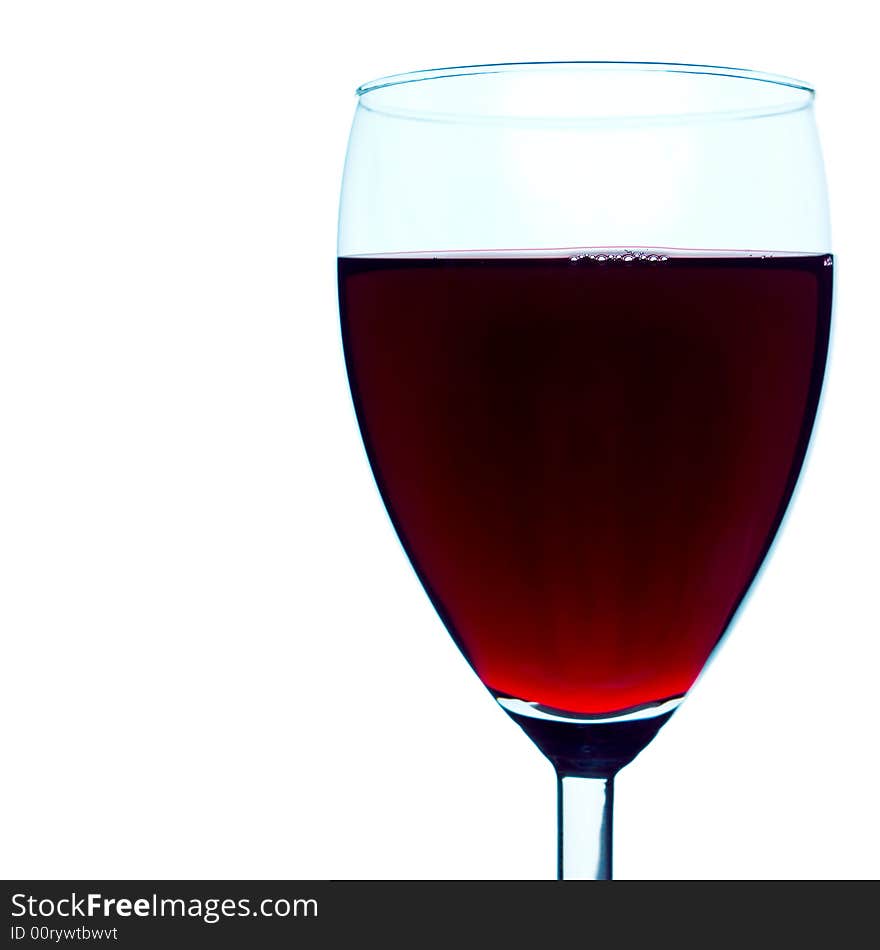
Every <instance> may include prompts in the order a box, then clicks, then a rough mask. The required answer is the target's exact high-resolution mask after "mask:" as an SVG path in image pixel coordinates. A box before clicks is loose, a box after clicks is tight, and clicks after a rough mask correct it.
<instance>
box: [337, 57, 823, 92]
mask: <svg viewBox="0 0 880 950" xmlns="http://www.w3.org/2000/svg"><path fill="white" fill-rule="evenodd" d="M566 69H577V70H579V71H583V72H602V71H607V72H663V73H682V74H687V75H697V76H703V75H704V76H722V77H727V78H730V79H740V80H746V81H751V82H762V83H770V84H772V85H775V86H785V87H787V88H790V89H797V90H799V91H801V92H806V93H808V94H809V95H810V98H813V97H815V95H816V89H815V87H814V86H813V85H811V84H810V83H808V82H806V81H804V80H802V79H795V78H794V77H792V76H785V75H782V74H780V73H768V72H762V71H760V70H755V69H745V68H742V67H739V66H712V65H709V64H706V63H669V62H662V61H659V60H658V61H654V60H644V61H642V60H614V59H607V60H606V59H568V60H567V59H560V60H523V61H521V62H509V63H478V64H474V65H470V66H442V67H437V68H433V69H414V70H411V71H410V72H405V73H391V74H390V75H387V76H379V77H377V78H376V79H371V80H369V81H368V82H365V83H362V84H361V85H360V86H358V87H357V89H356V90H355V95H356V96H358V98H361V97H363V96H366V95H368V94H369V93H371V92H377V91H378V90H380V89H387V88H389V87H391V86H402V85H405V84H408V83H417V82H429V81H432V80H437V79H450V78H455V77H458V78H463V77H467V76H487V75H493V74H498V73H526V72H553V71H563V70H566Z"/></svg>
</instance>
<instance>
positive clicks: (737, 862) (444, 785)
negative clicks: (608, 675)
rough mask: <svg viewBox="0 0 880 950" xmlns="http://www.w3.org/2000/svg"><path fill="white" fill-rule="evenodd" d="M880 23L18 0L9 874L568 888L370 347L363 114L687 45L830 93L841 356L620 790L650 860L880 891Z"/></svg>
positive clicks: (667, 867)
mask: <svg viewBox="0 0 880 950" xmlns="http://www.w3.org/2000/svg"><path fill="white" fill-rule="evenodd" d="M872 15H873V14H872V12H871V6H870V4H863V3H844V2H838V3H835V4H828V3H821V4H820V3H806V2H796V3H772V4H771V3H767V2H765V0H761V2H752V0H738V2H737V3H735V4H730V5H726V4H723V5H721V4H712V3H705V2H697V3H691V2H683V0H681V2H675V0H664V2H656V0H652V2H650V3H646V2H640V0H628V2H627V3H625V4H623V3H590V2H587V3H579V4H576V3H571V2H565V3H539V4H536V3H515V2H511V0H506V2H503V3H502V2H496V0H492V2H483V3H477V2H474V0H467V2H460V0H446V2H444V3H442V4H419V3H413V2H390V0H385V2H382V0H378V2H372V3H357V4H354V3H352V4H350V5H348V6H343V5H340V4H330V3H323V4H308V3H296V2H287V3H273V2H255V0H251V2H236V3H228V2H218V0H213V2H203V3H199V2H186V0H174V2H164V0H152V2H149V3H147V2H143V3H133V2H103V3H98V2H78V3H71V2H56V3H52V2H7V3H5V4H4V5H3V7H2V14H0V17H2V19H0V138H2V147H0V240H2V247H0V307H2V309H0V638H2V639H0V644H2V686H0V689H2V693H0V703H2V709H0V730H2V770H3V778H2V786H0V821H2V827H0V840H2V847H0V876H3V877H43V878H47V877H74V878H76V877H81V878H83V877H110V878H113V877H134V878H149V877H157V878H175V877H198V878H201V877H216V878H248V877H279V878H295V877H303V878H322V877H334V878H346V877H354V878H359V877H375V878H388V877H403V878H411V877H421V878H435V877H439V878H447V877H454V878H455V877H476V878H495V877H498V878H505V877H512V878H532V877H551V876H552V875H553V874H554V871H555V867H554V859H555V855H554V833H555V790H554V782H553V775H552V771H551V769H550V766H549V765H548V764H547V763H546V762H545V761H544V760H543V759H542V758H541V756H540V755H539V754H538V752H537V751H536V750H535V749H534V748H533V747H532V746H531V745H530V743H529V742H528V740H527V739H526V738H525V736H524V735H523V734H521V733H520V731H519V730H518V729H517V727H516V726H514V725H513V724H512V723H511V722H509V721H508V720H507V719H506V717H505V716H504V714H503V713H502V712H501V711H500V710H499V709H497V708H496V707H495V705H494V702H493V701H492V700H491V699H490V697H489V696H488V694H487V693H485V691H484V690H483V688H482V687H481V686H480V684H479V682H478V681H477V679H476V677H475V676H474V675H473V674H472V673H471V671H470V670H469V669H468V667H467V666H466V664H465V663H464V661H463V660H462V659H461V658H460V657H459V655H458V654H457V652H456V650H455V648H454V646H453V644H452V642H451V640H450V639H449V637H448V636H447V635H446V633H445V632H444V630H443V629H442V627H441V624H440V622H439V620H438V619H437V618H436V617H435V616H434V614H433V612H432V610H431V608H430V606H429V604H428V601H427V599H426V597H425V596H424V595H423V593H422V592H421V590H420V588H419V585H418V583H417V582H416V580H415V577H414V576H413V574H412V572H411V570H410V568H409V567H408V565H407V562H406V560H405V558H404V555H403V553H402V551H401V549H400V547H399V545H398V543H397V541H396V539H395V537H394V534H393V532H392V529H391V527H390V525H389V522H388V519H387V517H386V515H385V514H384V511H383V509H382V506H381V503H380V501H379V499H378V496H377V493H376V491H375V488H374V486H373V482H372V479H371V476H370V473H369V469H368V466H367V464H366V461H365V458H364V455H363V451H362V448H361V445H360V440H359V437H358V433H357V429H356V425H355V422H354V417H353V412H352V410H351V407H350V402H349V396H348V392H347V387H346V380H345V375H344V370H343V364H342V358H341V351H340V343H339V337H338V330H337V313H336V299H335V230H336V213H337V201H338V192H339V181H340V175H341V170H342V162H343V157H344V151H345V145H346V137H347V132H348V126H349V123H350V121H351V116H352V112H353V108H354V96H353V91H354V88H355V86H356V85H357V84H358V83H359V82H361V81H364V80H367V79H370V78H373V77H375V76H377V75H382V74H385V73H390V72H397V71H401V70H407V69H412V68H421V67H432V66H438V65H453V64H461V63H471V62H493V61H507V60H517V59H535V58H537V59H558V58H578V59H653V60H657V59H664V60H672V61H683V62H701V63H718V64H723V65H734V66H745V67H751V68H755V69H763V70H770V71H775V72H783V73H787V74H790V75H794V76H798V77H803V78H805V79H808V80H811V81H813V82H814V83H815V84H816V86H817V88H818V90H819V97H818V101H817V115H818V121H819V124H820V130H821V134H822V137H823V142H824V149H825V157H826V164H827V169H828V176H829V183H830V190H831V203H832V215H833V226H834V250H835V252H836V254H837V256H838V265H837V274H838V278H839V281H840V283H839V292H838V298H837V311H836V321H837V322H836V330H835V339H834V349H833V353H832V364H831V370H830V375H829V378H828V382H827V388H826V392H825V397H824V406H823V411H822V415H821V419H820V425H819V429H818V431H817V435H816V438H815V440H814V443H813V448H812V454H811V459H810V464H809V467H808V470H807V474H806V477H805V479H804V480H803V482H802V486H801V490H800V492H799V494H798V496H797V500H796V504H795V506H794V510H793V512H792V515H791V517H790V518H789V520H788V526H787V529H786V531H785V534H784V536H783V538H782V539H781V541H780V542H779V544H778V545H777V547H776V552H775V556H774V558H773V560H772V562H771V564H770V565H769V567H768V568H767V570H766V571H765V572H764V574H763V577H762V580H761V583H760V585H759V587H758V589H757V591H756V592H755V594H754V595H753V596H752V598H751V600H750V601H749V603H748V606H747V609H746V610H745V611H744V612H743V614H742V616H741V618H740V621H739V623H738V625H737V626H736V628H735V629H734V630H733V632H732V634H731V636H730V638H729V640H728V642H727V645H726V646H725V647H724V649H723V650H722V651H721V653H720V655H719V656H718V657H717V659H716V661H715V662H714V663H713V665H712V666H711V668H710V670H709V672H708V673H707V674H706V675H705V676H704V678H703V679H702V681H701V682H700V683H699V684H698V685H697V687H696V688H695V689H694V690H693V692H692V695H691V697H690V698H689V699H688V701H687V702H686V704H685V705H684V707H683V708H682V710H681V711H680V712H679V713H678V714H677V716H676V717H674V718H673V720H672V722H671V723H670V724H669V725H668V726H667V727H666V728H665V729H664V730H663V731H662V732H661V734H660V736H659V737H658V738H657V740H656V741H655V742H654V743H653V745H651V746H650V747H649V748H648V749H647V750H646V751H645V752H644V753H643V754H642V755H641V756H640V758H639V759H638V760H637V762H636V763H635V764H634V765H632V766H631V767H629V768H628V769H626V770H625V771H624V772H623V773H622V774H621V776H620V778H619V779H618V795H617V829H616V872H617V875H618V876H619V877H621V878H632V877H642V878H661V877H673V878H681V877H697V878H706V877H714V878H740V877H770V878H778V877H804V878H813V877H876V876H878V872H880V857H878V855H880V832H878V818H877V815H878V808H877V802H878V800H880V773H878V765H877V731H878V712H877V710H878V703H877V697H876V694H877V681H878V669H880V645H878V643H880V640H878V632H880V631H878V627H880V624H878V606H877V583H878V553H877V552H878V547H877V538H878V529H880V519H878V503H877V494H878V493H877V484H878V481H880V471H878V468H880V466H878V448H877V443H878V422H877V418H878V409H880V396H878V394H880V369H878V352H880V330H878V319H877V317H878V313H877V310H878V308H877V296H876V286H877V285H876V280H877V276H876V275H877V269H878V263H877V258H876V255H877V248H876V242H875V241H874V237H875V234H876V221H877V215H878V210H880V208H878V186H877V180H878V173H877V151H876V147H875V146H874V144H873V142H872V136H873V135H875V134H876V111H877V84H876V79H877V77H876V74H875V73H874V72H873V71H872V68H873V67H872V62H873V56H874V52H875V43H876V36H877V31H876V23H871V22H869V21H868V20H866V19H865V18H866V17H869V16H872Z"/></svg>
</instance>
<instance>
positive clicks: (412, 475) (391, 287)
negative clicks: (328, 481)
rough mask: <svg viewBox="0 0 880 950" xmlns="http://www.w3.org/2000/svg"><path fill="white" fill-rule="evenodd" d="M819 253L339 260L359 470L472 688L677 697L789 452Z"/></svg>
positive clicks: (780, 492) (821, 308)
mask: <svg viewBox="0 0 880 950" xmlns="http://www.w3.org/2000/svg"><path fill="white" fill-rule="evenodd" d="M830 265H831V258H830V257H824V256H823V257H808V256H801V257H799V256H769V257H765V258H757V257H749V256H745V255H742V256H733V255H728V256H709V255H707V254H700V255H696V254H692V255H690V256H669V257H668V259H664V258H662V257H660V256H659V254H655V255H652V256H651V257H649V256H648V255H647V254H628V255H626V259H625V258H624V255H622V254H618V255H614V254H611V253H610V252H605V253H601V254H599V253H597V254H593V255H591V256H586V255H579V256H575V257H572V258H570V257H569V256H566V257H547V256H544V257H539V256H532V257H524V256H516V255H512V254H511V255H507V256H504V255H490V254H484V255H480V256H467V257H465V256H458V257H450V256H438V257H433V258H431V257H419V258H416V257H398V258H390V257H389V258H342V259H340V261H339V282H340V310H341V315H342V332H343V342H344V347H345V357H346V362H347V367H348V373H349V379H350V382H351V389H352V393H353V398H354V403H355V408H356V411H357V416H358V420H359V423H360V427H361V431H362V434H363V438H364V443H365V445H366V448H367V453H368V455H369V458H370V462H371V465H372V467H373V472H374V473H375V477H376V481H377V483H378V486H379V489H380V491H381V494H382V497H383V499H384V501H385V504H386V506H387V508H388V511H389V513H390V515H391V519H392V521H393V523H394V525H395V528H396V529H397V532H398V534H399V536H400V539H401V541H402V543H403V546H404V548H405V549H406V552H407V554H408V555H409V557H410V560H411V561H412V564H413V566H414V568H415V570H416V572H417V573H418V575H419V577H420V579H421V581H422V583H423V584H424V586H425V589H426V590H427V592H428V594H429V596H430V597H431V600H432V601H433V603H434V605H435V607H436V609H437V610H438V612H439V614H440V616H441V617H442V619H443V621H444V622H445V624H446V626H447V627H448V629H449V631H450V633H451V634H452V636H453V637H454V638H455V640H456V642H457V643H458V645H459V646H460V648H461V650H462V651H463V653H464V654H465V656H466V657H467V658H468V660H469V662H470V663H471V665H472V666H473V667H474V669H475V670H476V672H477V673H478V675H479V676H480V678H481V679H482V680H483V682H484V683H485V684H486V686H488V687H489V689H491V690H492V691H493V692H494V693H495V694H496V695H498V696H506V697H515V698H517V699H522V700H525V701H528V702H534V703H539V704H541V705H543V706H547V707H553V708H555V709H557V710H564V711H569V712H576V713H587V714H601V713H608V712H614V711H618V710H626V709H631V708H633V707H637V706H641V705H644V704H651V703H656V702H659V701H662V700H664V699H668V698H671V697H676V696H680V695H682V694H684V693H685V692H686V691H687V690H688V688H689V687H690V686H691V684H692V683H693V681H694V679H695V678H696V676H697V675H698V673H699V672H700V670H701V669H702V667H703V664H704V663H705V661H706V658H707V657H708V655H709V653H710V652H711V651H712V649H713V647H714V646H715V645H716V643H717V642H718V640H719V638H720V637H721V635H722V634H723V633H724V631H725V629H726V628H727V626H728V625H729V623H730V621H731V618H732V617H733V615H734V613H735V611H736V609H737V607H738V606H739V604H740V602H741V600H742V599H743V597H744V596H745V593H746V591H747V590H748V588H749V586H750V584H751V583H752V580H753V579H754V577H755V574H756V572H757V570H758V568H759V567H760V565H761V562H762V561H763V559H764V557H765V555H766V554H767V550H768V548H769V546H770V543H771V542H772V540H773V537H774V535H775V533H776V531H777V529H778V527H779V523H780V520H781V518H782V515H783V513H784V511H785V508H786V506H787V504H788V501H789V499H790V497H791V493H792V490H793V488H794V485H795V482H796V480H797V477H798V474H799V471H800V468H801V465H802V463H803V460H804V454H805V451H806V447H807V442H808V439H809V435H810V430H811V427H812V424H813V419H814V416H815V413H816V406H817V402H818V398H819V391H820V387H821V382H822V376H823V373H824V367H825V359H826V353H827V346H828V334H829V325H830V318H831V287H832V271H833V268H832V267H831V266H830Z"/></svg>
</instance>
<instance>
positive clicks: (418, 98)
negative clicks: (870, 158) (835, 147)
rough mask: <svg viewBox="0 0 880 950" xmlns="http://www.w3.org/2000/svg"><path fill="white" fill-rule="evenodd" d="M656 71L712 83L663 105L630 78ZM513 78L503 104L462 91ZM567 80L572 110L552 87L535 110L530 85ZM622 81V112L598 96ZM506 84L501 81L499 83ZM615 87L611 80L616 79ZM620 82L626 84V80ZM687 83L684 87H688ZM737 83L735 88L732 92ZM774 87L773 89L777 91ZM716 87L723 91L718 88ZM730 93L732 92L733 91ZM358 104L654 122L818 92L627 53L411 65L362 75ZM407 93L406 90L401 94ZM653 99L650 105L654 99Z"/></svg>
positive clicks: (408, 112)
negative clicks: (636, 89)
mask: <svg viewBox="0 0 880 950" xmlns="http://www.w3.org/2000/svg"><path fill="white" fill-rule="evenodd" d="M652 76H653V77H656V79H657V80H659V79H660V78H661V77H664V78H669V77H675V76H679V77H681V79H682V80H690V81H691V88H692V89H693V88H694V83H697V85H698V87H699V86H703V85H704V84H705V89H707V90H713V91H712V93H711V94H710V95H708V96H703V98H702V101H701V102H699V101H697V100H692V99H687V98H685V100H683V101H680V102H678V101H676V99H675V98H672V99H669V100H662V99H661V100H660V102H661V103H663V102H664V101H665V104H663V105H661V106H660V107H659V108H658V107H657V105H656V102H657V100H656V99H654V100H651V99H647V100H645V103H644V104H645V105H646V108H645V109H643V108H642V107H641V105H633V103H639V101H640V100H639V99H638V97H636V99H633V96H632V81H633V80H637V81H638V82H639V83H642V84H644V85H645V91H646V92H653V91H654V90H653V89H652V88H651V87H652ZM486 77H489V78H492V79H495V80H500V81H501V82H502V83H503V82H505V80H506V81H509V82H511V83H515V85H514V88H515V89H516V90H517V92H516V93H515V94H514V97H513V98H511V99H509V100H508V101H507V102H506V103H505V104H504V105H503V107H502V108H501V110H500V111H498V109H497V105H498V103H499V101H502V102H503V100H499V99H498V98H497V97H494V98H493V96H492V95H490V96H489V98H488V99H484V98H483V97H482V92H480V93H478V94H476V95H467V94H465V95H464V96H463V95H462V94H463V92H464V93H466V91H467V90H468V89H469V88H470V87H468V86H467V85H466V84H467V83H468V82H470V81H474V82H475V86H474V87H473V89H474V90H475V91H476V90H483V89H484V87H482V86H481V85H480V84H479V81H480V80H481V79H483V78H486ZM548 79H550V80H553V81H556V82H563V83H564V84H565V85H566V86H567V87H569V88H568V94H570V92H571V90H572V89H574V90H577V89H578V88H579V84H580V86H581V87H582V88H583V91H584V93H585V95H584V97H583V98H582V99H581V100H580V101H579V102H578V104H577V105H576V106H575V107H573V109H572V111H570V112H569V113H568V114H562V113H560V112H559V111H558V108H557V109H556V111H554V103H555V104H557V105H558V103H559V102H565V101H569V102H570V101H571V99H570V96H569V98H568V99H567V100H566V99H565V98H563V99H562V100H558V99H556V98H555V97H554V96H553V95H552V94H551V95H549V96H548V97H547V99H546V102H547V104H548V105H549V107H550V111H549V112H546V113H545V112H544V110H543V109H542V108H541V107H540V106H539V107H538V109H537V110H536V109H535V108H534V107H535V99H534V98H531V97H530V95H529V94H528V90H529V89H530V88H531V87H532V86H531V84H534V88H535V89H536V90H537V89H540V87H541V84H542V83H544V82H545V81H546V80H548ZM441 80H447V82H448V81H450V80H457V81H461V82H463V83H465V85H463V86H457V85H454V84H453V83H450V85H449V86H448V87H447V86H446V84H445V83H443V82H441ZM596 80H599V81H600V83H602V84H604V86H605V89H604V92H603V93H602V94H600V95H599V97H598V98H597V99H596V100H591V99H590V97H589V95H588V93H589V90H590V84H591V83H594V82H595V81H596ZM718 80H722V81H723V80H730V81H736V85H735V86H734V85H727V84H725V85H724V88H722V87H721V86H714V85H711V84H712V83H714V82H717V81H718ZM617 81H620V82H624V81H626V82H627V83H628V84H629V87H630V93H629V102H630V106H629V107H626V106H623V105H622V108H621V110H620V111H618V112H613V113H608V112H607V111H603V109H602V107H601V106H599V107H598V111H596V103H601V102H602V101H603V96H604V99H605V100H606V101H607V90H608V88H609V87H608V84H609V83H611V84H613V83H615V82H617ZM423 83H424V84H426V86H425V87H424V92H423V93H422V92H419V91H418V88H417V87H418V86H420V85H421V84H423ZM498 88H503V86H501V87H498ZM612 88H613V86H612ZM621 88H624V87H623V86H622V87H621ZM682 88H685V87H682ZM548 89H549V87H546V86H545V87H544V90H543V92H542V93H540V94H541V95H547V93H548ZM734 90H737V91H736V92H734ZM773 90H775V92H774V91H773ZM523 93H525V97H524V98H523V100H522V101H523V107H522V111H519V110H518V109H517V108H516V107H515V108H514V110H513V111H511V110H510V106H511V104H513V103H515V102H516V101H517V100H518V99H519V96H520V95H522V94H523ZM716 93H717V95H716ZM731 93H734V94H733V96H731ZM356 95H357V97H358V108H359V109H363V110H365V111H367V112H375V113H378V114H380V115H384V116H386V117H389V118H399V119H411V120H417V121H419V120H420V121H431V122H474V121H477V122H487V123H496V122H502V123H509V122H515V123H519V122H523V121H525V122H528V123H537V124H546V123H548V122H549V123H550V124H556V125H560V126H564V125H568V124H573V125H576V126H584V125H587V126H589V125H592V124H593V123H599V124H605V123H608V122H617V123H623V124H626V123H632V122H635V123H637V124H642V123H655V122H681V121H691V120H693V121H699V120H719V119H724V120H726V119H738V118H764V117H771V116H781V115H789V114H791V113H794V112H801V111H803V110H805V109H810V108H812V105H813V101H814V99H815V97H816V93H815V89H814V88H813V86H812V85H810V84H809V83H807V82H804V81H803V80H800V79H794V78H792V77H790V76H783V75H779V74H776V73H766V72H759V71H757V70H754V69H742V68H739V67H734V66H708V65H702V64H696V63H665V62H639V61H625V60H547V61H540V60H535V61H530V62H518V63H487V64H482V65H474V66H447V67H443V68H440V69H419V70H414V71H412V72H408V73H397V74H393V75H389V76H382V77H380V78H378V79H373V80H371V81H370V82H367V83H364V84H363V85H361V86H359V87H358V88H357V90H356ZM401 97H403V98H401ZM652 101H653V102H654V103H655V104H654V105H653V106H652V105H650V104H649V103H651V102H652Z"/></svg>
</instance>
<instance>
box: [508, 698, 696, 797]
mask: <svg viewBox="0 0 880 950" xmlns="http://www.w3.org/2000/svg"><path fill="white" fill-rule="evenodd" d="M495 698H496V699H497V700H498V703H499V705H500V706H501V708H502V709H504V711H505V712H506V713H507V714H508V715H509V716H510V718H511V719H513V721H514V722H515V723H516V724H517V725H518V726H519V727H520V728H521V729H522V730H523V732H525V733H526V735H527V736H528V737H529V738H530V739H531V740H532V742H534V743H535V745H536V746H537V747H538V748H539V749H540V750H541V752H543V753H544V755H545V756H547V758H548V759H549V760H550V761H551V762H552V763H553V766H554V768H555V769H556V771H557V773H558V774H559V776H560V777H563V776H566V775H575V776H580V777H582V778H606V779H607V778H611V777H612V776H614V775H615V774H616V773H617V772H618V771H620V769H622V768H623V767H624V766H625V765H628V764H629V763H630V762H632V760H633V759H634V758H635V757H636V756H637V755H638V754H639V752H641V751H642V749H644V748H645V746H646V745H647V744H648V743H649V742H650V741H651V740H652V739H653V738H654V736H656V735H657V733H658V732H659V731H660V728H661V727H662V726H663V725H664V724H665V723H666V722H667V721H668V720H669V718H670V717H671V716H672V714H673V713H674V712H675V710H676V709H677V708H678V705H679V703H681V701H682V699H684V697H683V696H674V697H671V698H669V699H665V700H661V701H660V702H658V703H652V704H650V705H647V706H639V707H637V708H634V709H623V710H620V711H619V712H616V713H612V714H610V715H609V714H602V715H589V714H581V713H571V712H566V711H565V710H561V709H552V708H551V707H549V706H541V705H539V704H538V703H529V702H525V701H523V700H521V699H514V698H512V697H510V696H500V695H497V694H495Z"/></svg>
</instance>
